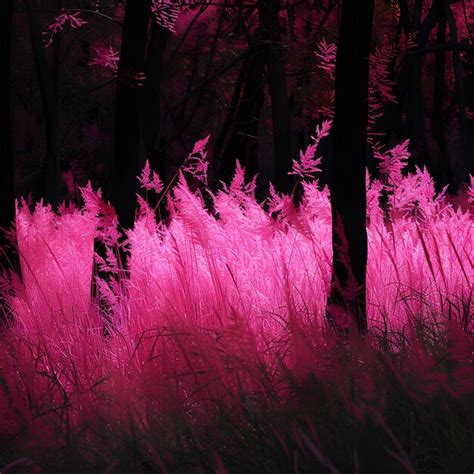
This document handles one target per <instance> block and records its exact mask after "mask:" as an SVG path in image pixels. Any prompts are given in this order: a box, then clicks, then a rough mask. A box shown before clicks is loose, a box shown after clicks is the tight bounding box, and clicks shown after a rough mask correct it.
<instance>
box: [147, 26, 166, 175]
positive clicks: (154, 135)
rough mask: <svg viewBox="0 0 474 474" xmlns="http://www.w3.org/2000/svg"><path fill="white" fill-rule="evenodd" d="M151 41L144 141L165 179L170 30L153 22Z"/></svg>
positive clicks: (156, 169) (150, 160) (148, 154)
mask: <svg viewBox="0 0 474 474" xmlns="http://www.w3.org/2000/svg"><path fill="white" fill-rule="evenodd" d="M152 23H153V24H152V26H151V34H150V41H149V42H148V48H147V52H146V57H145V77H146V79H145V84H144V87H143V110H142V117H143V143H144V146H145V153H146V158H147V159H148V160H149V162H150V165H151V168H152V169H153V170H154V171H157V172H158V173H159V174H160V176H161V178H162V179H163V180H165V178H166V176H165V174H166V173H165V166H164V162H163V153H162V151H161V147H160V141H161V140H160V139H161V125H162V124H161V121H162V112H161V106H160V89H161V80H162V77H163V58H164V55H165V50H166V45H167V43H168V38H169V31H168V30H167V29H165V28H163V27H161V26H160V25H158V24H156V22H154V21H153V22H152Z"/></svg>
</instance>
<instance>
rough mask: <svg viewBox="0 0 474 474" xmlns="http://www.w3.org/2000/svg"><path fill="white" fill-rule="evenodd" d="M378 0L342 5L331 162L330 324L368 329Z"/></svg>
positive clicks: (346, 2) (344, 0) (344, 2)
mask: <svg viewBox="0 0 474 474" xmlns="http://www.w3.org/2000/svg"><path fill="white" fill-rule="evenodd" d="M373 11H374V0H359V1H358V2H354V1H353V0H343V1H342V11H341V23H340V29H339V40H338V49H337V59H336V84H335V94H336V97H335V110H334V132H333V134H334V152H333V156H332V160H331V177H330V192H331V211H332V219H333V225H332V228H333V269H332V281H331V292H330V295H329V298H328V311H327V316H328V319H329V322H330V323H331V324H333V325H334V326H336V327H337V328H341V326H343V325H345V323H346V322H345V321H344V319H346V318H347V317H349V318H350V319H349V321H351V324H352V323H353V322H354V321H355V323H356V325H357V327H358V329H359V331H361V332H365V331H366V330H367V314H366V300H365V290H366V288H365V283H366V267H367V230H366V201H367V199H366V188H365V168H366V154H367V115H368V108H367V101H368V84H369V54H370V42H371V31H372V18H373Z"/></svg>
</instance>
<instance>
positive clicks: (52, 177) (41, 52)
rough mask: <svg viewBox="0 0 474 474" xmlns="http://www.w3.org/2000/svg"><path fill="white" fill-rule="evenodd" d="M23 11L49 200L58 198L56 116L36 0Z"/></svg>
mask: <svg viewBox="0 0 474 474" xmlns="http://www.w3.org/2000/svg"><path fill="white" fill-rule="evenodd" d="M24 4H25V7H26V14H27V17H28V25H29V30H30V38H31V47H32V49H33V57H34V61H35V67H36V74H37V76H38V83H39V88H40V95H41V102H42V104H43V115H44V121H45V128H46V150H45V160H44V163H43V169H42V180H43V192H44V198H45V199H46V200H47V201H48V202H49V203H51V204H57V203H58V201H59V189H60V176H59V149H60V142H59V120H58V111H57V104H56V94H55V91H54V87H53V77H52V74H51V70H50V68H49V65H48V61H47V59H46V51H45V48H44V44H43V37H42V35H41V29H40V25H39V23H38V17H37V15H38V14H37V10H38V8H37V4H36V1H35V0H25V2H24Z"/></svg>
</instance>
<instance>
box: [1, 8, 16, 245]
mask: <svg viewBox="0 0 474 474" xmlns="http://www.w3.org/2000/svg"><path fill="white" fill-rule="evenodd" d="M0 5H1V10H2V14H1V15H0V68H1V71H2V73H1V74H0V108H1V110H2V116H3V120H2V122H3V123H2V126H1V127H0V157H1V160H2V173H1V174H0V176H1V181H0V226H1V227H2V228H4V229H6V228H8V227H10V225H11V224H12V222H13V219H14V218H15V185H14V177H15V171H14V161H13V149H12V121H11V110H10V49H11V31H12V20H13V0H1V2H0ZM2 238H3V233H2ZM3 243H4V242H3V241H2V244H3Z"/></svg>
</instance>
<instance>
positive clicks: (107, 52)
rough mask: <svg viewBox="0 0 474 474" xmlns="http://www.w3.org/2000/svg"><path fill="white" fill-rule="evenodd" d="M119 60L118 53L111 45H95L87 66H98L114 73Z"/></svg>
mask: <svg viewBox="0 0 474 474" xmlns="http://www.w3.org/2000/svg"><path fill="white" fill-rule="evenodd" d="M119 61H120V54H119V52H118V51H116V50H114V49H113V47H112V46H108V47H106V46H96V47H94V56H93V58H92V59H91V61H90V62H89V66H100V67H102V68H104V69H109V70H111V71H112V72H113V73H115V74H116V73H117V71H118V64H119Z"/></svg>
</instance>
